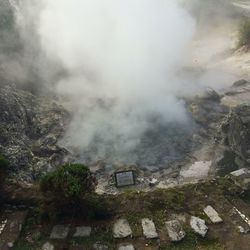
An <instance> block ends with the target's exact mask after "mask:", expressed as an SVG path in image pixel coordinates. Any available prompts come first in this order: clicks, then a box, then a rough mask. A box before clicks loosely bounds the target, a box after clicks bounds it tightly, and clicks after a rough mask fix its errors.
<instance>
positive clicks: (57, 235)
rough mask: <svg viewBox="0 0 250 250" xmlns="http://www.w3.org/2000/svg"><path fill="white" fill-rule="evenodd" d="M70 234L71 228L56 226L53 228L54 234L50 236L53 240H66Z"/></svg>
mask: <svg viewBox="0 0 250 250" xmlns="http://www.w3.org/2000/svg"><path fill="white" fill-rule="evenodd" d="M68 234H69V227H68V226H65V225H56V226H54V227H53V229H52V232H51V234H50V238H51V239H55V240H56V239H58V240H60V239H65V238H67V236H68Z"/></svg>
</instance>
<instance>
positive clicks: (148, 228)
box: [141, 218, 158, 239]
mask: <svg viewBox="0 0 250 250" xmlns="http://www.w3.org/2000/svg"><path fill="white" fill-rule="evenodd" d="M141 224H142V229H143V234H144V236H145V237H146V238H147V239H155V238H158V233H157V232H156V228H155V224H154V222H153V221H152V220H150V219H148V218H144V219H142V221H141Z"/></svg>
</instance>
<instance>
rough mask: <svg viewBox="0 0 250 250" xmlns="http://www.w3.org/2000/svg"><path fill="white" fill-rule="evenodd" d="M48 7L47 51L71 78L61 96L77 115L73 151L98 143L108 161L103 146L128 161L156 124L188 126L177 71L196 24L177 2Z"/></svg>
mask: <svg viewBox="0 0 250 250" xmlns="http://www.w3.org/2000/svg"><path fill="white" fill-rule="evenodd" d="M42 3H43V9H42V11H41V12H40V17H39V22H38V33H39V36H40V38H41V46H42V48H43V50H44V51H45V52H46V55H47V56H48V57H50V59H52V60H54V61H59V62H60V63H62V64H63V67H64V68H65V70H66V72H67V74H66V75H67V76H66V77H64V78H63V79H62V80H60V81H59V82H57V83H56V90H57V91H58V92H59V93H60V94H62V95H63V96H65V97H67V98H68V100H70V103H71V105H72V108H73V111H74V118H73V120H72V123H71V124H70V127H69V129H68V133H67V136H66V138H65V141H66V143H67V145H68V146H70V147H73V148H78V149H80V150H83V151H86V150H88V147H90V145H91V143H93V142H95V143H96V144H97V152H96V154H97V155H98V156H99V157H104V156H105V151H106V149H105V147H103V145H107V146H108V145H109V146H110V145H111V144H112V147H113V149H114V151H116V152H118V153H119V154H120V155H126V152H129V151H131V150H133V149H134V148H135V147H136V145H138V143H139V142H140V138H141V136H142V134H143V133H145V132H146V131H147V130H148V129H150V128H151V127H152V126H155V125H157V124H158V123H161V124H168V123H170V122H177V123H187V122H188V116H187V114H186V111H185V108H184V105H183V103H182V101H180V100H179V99H178V98H177V96H181V95H182V94H183V89H186V87H185V83H184V84H183V82H184V81H183V80H181V79H179V78H178V76H177V72H178V70H180V68H181V66H182V61H183V57H185V53H186V52H187V51H186V50H187V48H188V45H189V44H190V42H191V40H192V37H193V34H194V31H195V22H194V20H193V19H192V17H191V16H190V15H189V14H188V13H187V12H186V11H185V10H184V9H183V8H181V7H180V6H179V5H178V2H177V1H173V0H105V1H104V0H53V1H52V0H43V1H42ZM98 143H100V145H99V146H98ZM101 145H102V146H101Z"/></svg>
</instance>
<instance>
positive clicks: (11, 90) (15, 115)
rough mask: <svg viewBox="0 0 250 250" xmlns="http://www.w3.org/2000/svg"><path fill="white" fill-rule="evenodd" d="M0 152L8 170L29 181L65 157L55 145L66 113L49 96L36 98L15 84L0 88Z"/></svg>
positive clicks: (63, 127)
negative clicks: (5, 159)
mask: <svg viewBox="0 0 250 250" xmlns="http://www.w3.org/2000/svg"><path fill="white" fill-rule="evenodd" d="M0 88H1V89H0V114H1V116H0V152H2V153H3V154H4V155H5V156H6V157H7V158H8V160H9V161H10V163H11V165H10V170H9V172H10V173H11V174H12V175H15V177H14V178H15V179H17V180H19V181H26V182H33V181H34V180H37V179H38V178H39V176H41V174H43V173H44V172H46V171H48V170H50V169H53V168H55V167H56V166H59V165H61V164H62V163H63V162H65V161H66V160H67V156H68V152H67V150H65V149H64V148H61V147H60V146H58V140H59V139H60V138H61V137H62V136H63V134H64V131H65V128H66V125H67V122H68V120H69V113H68V112H67V111H66V110H65V109H64V108H63V107H62V106H60V105H58V104H57V103H56V102H55V101H53V100H52V99H51V98H46V97H37V96H35V95H33V94H31V93H30V92H28V91H24V90H20V89H17V87H16V86H15V85H5V86H1V87H0Z"/></svg>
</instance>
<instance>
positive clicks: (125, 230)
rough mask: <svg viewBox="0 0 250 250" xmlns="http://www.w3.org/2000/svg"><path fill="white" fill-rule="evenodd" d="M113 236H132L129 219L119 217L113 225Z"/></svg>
mask: <svg viewBox="0 0 250 250" xmlns="http://www.w3.org/2000/svg"><path fill="white" fill-rule="evenodd" d="M113 236H114V238H126V237H128V236H132V230H131V228H130V226H129V224H128V221H127V220H125V219H119V220H118V221H116V223H115V224H114V227H113Z"/></svg>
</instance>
